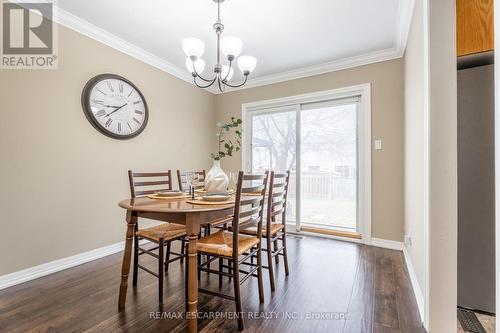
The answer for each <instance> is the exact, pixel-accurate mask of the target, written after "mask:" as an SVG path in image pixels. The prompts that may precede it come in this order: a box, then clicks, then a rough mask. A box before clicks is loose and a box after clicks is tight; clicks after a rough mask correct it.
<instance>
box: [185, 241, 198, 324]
mask: <svg viewBox="0 0 500 333" xmlns="http://www.w3.org/2000/svg"><path fill="white" fill-rule="evenodd" d="M197 241H198V234H195V235H189V245H188V265H189V268H188V285H187V291H188V293H187V294H188V311H189V314H188V316H187V318H188V329H189V332H190V333H195V332H197V331H198V322H197V319H198V318H197V314H198V275H197V271H198V262H197V260H198V251H197V250H196V243H197Z"/></svg>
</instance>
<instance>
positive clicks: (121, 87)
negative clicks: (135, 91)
mask: <svg viewBox="0 0 500 333" xmlns="http://www.w3.org/2000/svg"><path fill="white" fill-rule="evenodd" d="M118 89H119V90H120V92H121V93H122V94H123V83H121V82H120V84H119V85H118Z"/></svg>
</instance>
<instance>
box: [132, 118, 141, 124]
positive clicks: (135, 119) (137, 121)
mask: <svg viewBox="0 0 500 333" xmlns="http://www.w3.org/2000/svg"><path fill="white" fill-rule="evenodd" d="M132 119H134V121H135V122H136V123H137V124H139V125H140V124H141V122H140V121H139V120H137V118H136V117H134V118H132Z"/></svg>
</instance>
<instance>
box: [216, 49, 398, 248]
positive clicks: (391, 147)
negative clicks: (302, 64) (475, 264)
mask: <svg viewBox="0 0 500 333" xmlns="http://www.w3.org/2000/svg"><path fill="white" fill-rule="evenodd" d="M403 69H404V68H403V61H402V59H398V60H392V61H386V62H382V63H377V64H372V65H367V66H362V67H357V68H352V69H347V70H343V71H338V72H333V73H328V74H323V75H317V76H313V77H308V78H303V79H297V80H292V81H287V82H282V83H276V84H272V85H267V86H262V87H256V88H251V89H245V90H239V91H234V92H229V93H225V94H222V95H218V96H217V98H216V115H217V119H218V120H224V119H228V118H229V117H231V116H241V104H243V103H249V102H256V101H261V100H266V99H273V98H279V97H285V96H292V95H297V94H304V93H309V92H315V91H321V90H328V89H334V88H340V87H346V86H351V85H357V84H362V83H371V84H372V86H371V87H372V138H374V139H375V138H377V139H382V140H383V147H384V149H383V150H381V151H375V150H373V151H372V236H373V237H377V238H383V239H390V240H395V241H402V239H403V219H404V213H403V206H404V183H403V182H404V176H403V172H404V168H403V165H404V155H403V154H404V153H403V149H404V95H403V85H404V82H403ZM223 167H224V168H225V169H227V170H238V169H240V168H241V155H240V154H238V155H236V156H234V157H233V158H231V159H230V160H227V161H224V162H223Z"/></svg>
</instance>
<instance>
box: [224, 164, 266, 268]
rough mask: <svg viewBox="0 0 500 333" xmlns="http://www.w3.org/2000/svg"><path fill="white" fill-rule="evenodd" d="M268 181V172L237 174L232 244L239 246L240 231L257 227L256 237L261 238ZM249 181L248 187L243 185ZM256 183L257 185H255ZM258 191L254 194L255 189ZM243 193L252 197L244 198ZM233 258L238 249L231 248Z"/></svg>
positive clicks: (235, 247) (235, 256)
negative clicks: (250, 194)
mask: <svg viewBox="0 0 500 333" xmlns="http://www.w3.org/2000/svg"><path fill="white" fill-rule="evenodd" d="M268 180H269V172H268V171H266V172H265V173H264V174H262V175H256V174H250V175H248V174H247V175H245V173H244V172H243V171H240V172H239V173H238V182H237V185H236V198H235V205H234V217H233V223H232V231H233V244H239V232H240V230H243V229H246V228H250V227H257V237H258V238H259V239H261V238H262V221H263V218H264V216H263V215H264V202H265V195H266V190H267V183H268ZM249 181H251V184H250V186H248V187H246V186H245V185H244V183H246V182H249ZM256 183H258V185H255V184H256ZM257 188H258V189H259V192H258V193H256V191H255V189H257ZM245 193H252V196H251V197H250V196H245ZM233 258H234V259H237V258H238V247H237V246H233Z"/></svg>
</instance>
